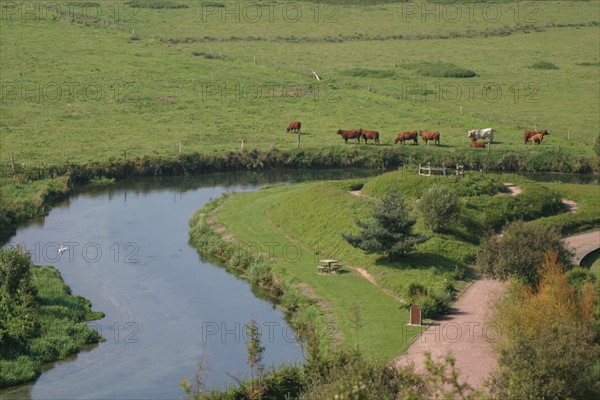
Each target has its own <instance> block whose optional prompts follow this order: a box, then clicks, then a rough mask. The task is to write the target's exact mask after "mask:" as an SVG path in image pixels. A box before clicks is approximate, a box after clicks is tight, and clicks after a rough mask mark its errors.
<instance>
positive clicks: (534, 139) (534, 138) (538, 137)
mask: <svg viewBox="0 0 600 400" xmlns="http://www.w3.org/2000/svg"><path fill="white" fill-rule="evenodd" d="M543 139H544V135H542V134H541V133H538V134H537V135H533V136H531V137H530V138H529V141H530V142H533V145H534V146H535V144H536V143H537V144H542V140H543Z"/></svg>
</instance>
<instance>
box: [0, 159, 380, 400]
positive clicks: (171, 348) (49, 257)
mask: <svg viewBox="0 0 600 400" xmlns="http://www.w3.org/2000/svg"><path fill="white" fill-rule="evenodd" d="M368 174H371V175H372V174H373V172H367V171H364V172H362V173H357V172H356V171H354V172H351V173H350V172H348V171H346V172H343V171H327V172H320V171H302V172H290V173H285V172H283V173H282V172H277V173H266V174H257V173H245V174H239V173H237V174H236V173H232V174H211V175H205V176H202V177H179V178H163V179H160V180H154V179H144V180H137V181H134V182H125V183H119V184H118V185H112V186H108V187H103V188H88V189H85V190H83V191H82V192H81V193H78V194H75V195H72V196H71V197H70V198H69V199H68V200H66V201H64V202H63V203H61V204H58V205H56V206H55V207H53V208H52V210H51V211H50V213H49V215H48V216H46V217H45V218H41V219H39V220H36V221H32V222H31V223H29V224H28V225H27V226H23V227H21V228H19V229H18V230H17V233H16V235H15V236H14V237H13V238H11V239H10V242H9V243H8V244H6V246H11V245H14V244H16V243H20V244H22V246H24V247H25V249H26V250H27V251H29V252H30V254H31V256H32V259H33V261H34V262H35V263H37V264H46V265H53V266H55V267H56V268H58V269H59V270H60V272H61V274H62V277H63V279H64V280H65V282H66V283H67V284H68V285H69V286H70V287H71V289H72V292H73V294H75V295H81V296H84V297H86V298H88V299H89V300H91V301H92V304H93V309H94V310H101V311H103V312H104V313H105V314H106V317H105V318H103V319H101V320H98V321H94V322H92V323H90V324H89V325H90V326H91V327H93V328H95V329H98V330H100V331H101V333H102V335H103V336H104V337H105V338H106V341H105V342H103V343H100V344H99V345H96V346H93V347H91V348H90V349H87V350H85V351H83V352H80V353H78V354H77V355H74V356H73V357H71V358H70V359H68V360H65V361H61V362H58V363H54V364H52V365H49V366H47V367H46V368H45V371H44V373H43V374H42V375H41V377H40V378H39V379H37V380H36V381H35V382H34V383H32V384H28V385H23V386H20V387H17V388H12V389H9V390H4V391H0V398H5V399H16V398H27V399H29V398H31V399H85V398H88V399H134V398H136V399H141V398H143V399H177V398H181V397H183V395H184V392H183V390H182V389H181V388H180V387H179V385H178V383H179V381H180V380H181V379H183V378H190V377H191V376H192V375H193V374H194V372H195V371H196V369H197V367H196V366H197V362H198V361H199V359H200V358H201V356H202V354H205V359H206V361H207V364H208V365H210V367H211V369H212V371H211V372H210V373H209V376H208V384H209V386H210V387H213V388H215V387H222V386H224V385H227V384H230V383H233V382H234V379H233V378H232V376H233V377H236V378H239V377H243V376H248V374H249V372H250V369H249V367H248V366H247V364H246V347H245V343H246V342H245V330H244V324H246V323H247V322H249V321H250V319H252V318H254V319H255V320H256V321H257V322H258V324H259V325H260V327H261V329H262V332H263V334H262V343H263V345H264V346H265V347H266V351H265V363H266V364H267V365H268V366H269V365H278V364H280V363H284V362H285V363H287V362H302V352H301V349H300V347H299V345H298V344H297V343H296V341H295V338H294V331H293V330H292V329H291V328H290V327H289V326H288V324H287V322H286V320H285V317H284V314H283V313H282V312H281V311H280V310H279V309H278V308H276V307H275V306H274V305H273V304H272V303H271V302H270V301H269V300H268V299H265V298H263V297H261V296H260V294H258V293H254V292H253V291H252V289H251V287H250V285H249V283H248V282H247V281H244V280H241V279H238V278H236V277H235V276H234V275H232V274H230V273H228V272H226V271H225V269H223V268H222V267H219V266H216V265H213V264H211V263H210V262H208V261H206V260H203V259H202V258H201V257H200V256H199V254H198V253H197V252H196V250H195V249H194V248H192V247H191V246H190V245H189V244H188V231H189V227H188V220H189V218H190V217H191V215H192V214H193V213H194V211H196V210H197V209H199V208H200V207H202V205H203V204H204V203H205V202H206V201H208V200H209V199H211V198H215V197H218V196H219V195H221V194H222V193H223V192H225V191H248V190H256V189H257V188H258V187H260V186H261V185H264V184H267V183H274V182H296V181H303V180H319V179H332V178H351V177H357V176H358V175H368ZM63 244H66V245H67V246H68V247H69V249H68V250H67V251H65V252H64V253H62V254H60V253H59V252H58V250H57V249H58V246H59V245H63Z"/></svg>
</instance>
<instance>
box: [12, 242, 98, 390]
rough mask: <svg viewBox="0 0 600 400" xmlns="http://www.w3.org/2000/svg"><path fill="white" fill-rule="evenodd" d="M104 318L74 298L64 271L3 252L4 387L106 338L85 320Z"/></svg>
mask: <svg viewBox="0 0 600 400" xmlns="http://www.w3.org/2000/svg"><path fill="white" fill-rule="evenodd" d="M102 316H103V314H102V313H100V312H92V311H91V303H90V302H89V301H88V300H86V299H84V298H83V297H80V296H72V295H71V293H70V289H69V287H68V286H67V285H65V283H64V282H63V280H62V278H61V277H60V273H59V272H58V271H57V270H56V269H54V268H52V267H38V266H35V265H32V264H31V261H30V259H29V256H28V255H26V254H23V253H21V252H20V251H19V250H17V249H13V250H0V388H2V387H7V386H12V385H17V384H20V383H23V382H27V381H31V380H33V379H35V378H36V377H37V376H38V375H39V374H40V366H41V364H43V363H48V362H52V361H56V360H60V359H62V358H64V357H66V356H67V355H69V354H72V353H75V352H77V351H79V350H80V349H81V347H82V346H84V345H88V344H92V343H97V342H99V341H100V340H101V339H102V338H101V337H100V335H99V334H98V332H97V331H96V330H94V329H91V328H89V327H87V326H86V325H85V324H84V322H85V321H89V320H93V319H98V318H101V317H102Z"/></svg>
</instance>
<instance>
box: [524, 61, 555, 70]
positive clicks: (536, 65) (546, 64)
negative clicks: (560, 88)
mask: <svg viewBox="0 0 600 400" xmlns="http://www.w3.org/2000/svg"><path fill="white" fill-rule="evenodd" d="M529 68H531V69H559V68H558V67H557V66H556V65H554V64H552V63H551V62H548V61H538V62H536V63H534V64H532V65H530V66H529Z"/></svg>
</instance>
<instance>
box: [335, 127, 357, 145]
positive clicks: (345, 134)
mask: <svg viewBox="0 0 600 400" xmlns="http://www.w3.org/2000/svg"><path fill="white" fill-rule="evenodd" d="M337 134H338V135H341V136H342V138H343V139H344V143H345V144H348V139H356V140H357V141H358V143H360V138H361V136H362V133H361V132H360V129H355V130H344V129H339V130H338V131H337Z"/></svg>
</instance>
